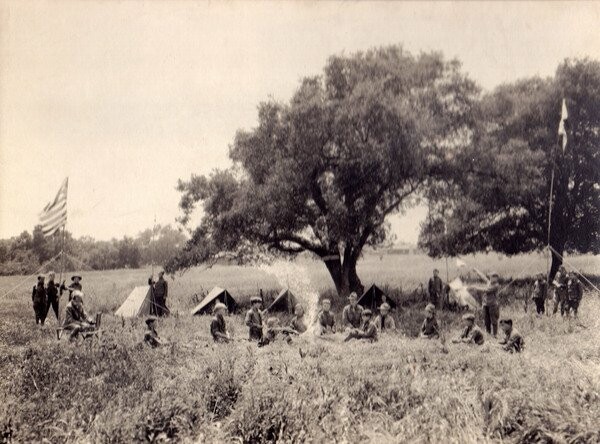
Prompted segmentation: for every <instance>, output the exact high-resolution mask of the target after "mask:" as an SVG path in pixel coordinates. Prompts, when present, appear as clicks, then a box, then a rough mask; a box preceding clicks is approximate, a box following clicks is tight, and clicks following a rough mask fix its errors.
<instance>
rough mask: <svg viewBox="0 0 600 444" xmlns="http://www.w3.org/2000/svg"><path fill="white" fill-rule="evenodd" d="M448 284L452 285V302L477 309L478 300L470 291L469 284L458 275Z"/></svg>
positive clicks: (449, 296) (450, 296) (450, 295)
mask: <svg viewBox="0 0 600 444" xmlns="http://www.w3.org/2000/svg"><path fill="white" fill-rule="evenodd" d="M448 285H449V286H450V294H449V295H448V298H449V299H450V301H451V302H456V304H457V305H458V306H459V307H468V308H470V309H471V310H477V308H478V304H477V301H476V300H475V298H474V297H473V295H472V294H471V293H469V290H468V288H467V286H466V285H465V284H464V282H463V281H462V280H461V279H460V278H458V277H457V278H456V279H454V280H453V281H452V282H450V284H448Z"/></svg>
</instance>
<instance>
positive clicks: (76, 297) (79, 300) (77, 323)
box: [63, 290, 95, 341]
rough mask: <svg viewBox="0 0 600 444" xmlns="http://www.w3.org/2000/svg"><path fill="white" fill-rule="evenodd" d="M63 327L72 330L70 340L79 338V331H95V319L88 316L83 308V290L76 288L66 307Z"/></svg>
mask: <svg viewBox="0 0 600 444" xmlns="http://www.w3.org/2000/svg"><path fill="white" fill-rule="evenodd" d="M63 329H64V330H71V336H70V338H69V339H70V340H71V341H73V340H75V339H76V338H77V336H78V335H79V333H83V332H86V331H93V330H94V329H95V327H94V321H93V320H92V319H90V318H89V317H88V315H87V314H86V312H85V310H84V308H83V292H82V291H80V290H74V291H73V295H72V298H71V301H69V303H68V304H67V308H66V309H65V320H64V321H63Z"/></svg>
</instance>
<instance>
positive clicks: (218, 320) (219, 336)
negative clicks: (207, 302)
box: [210, 302, 231, 342]
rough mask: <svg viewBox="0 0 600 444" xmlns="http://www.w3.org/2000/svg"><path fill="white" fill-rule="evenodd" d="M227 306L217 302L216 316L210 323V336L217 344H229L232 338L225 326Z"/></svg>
mask: <svg viewBox="0 0 600 444" xmlns="http://www.w3.org/2000/svg"><path fill="white" fill-rule="evenodd" d="M226 311H227V306H226V305H225V304H223V303H222V302H217V303H216V304H215V306H214V308H213V313H214V316H213V318H212V320H211V321H210V334H211V335H212V338H213V341H215V342H229V341H230V340H231V337H230V336H229V332H228V331H227V325H225V312H226Z"/></svg>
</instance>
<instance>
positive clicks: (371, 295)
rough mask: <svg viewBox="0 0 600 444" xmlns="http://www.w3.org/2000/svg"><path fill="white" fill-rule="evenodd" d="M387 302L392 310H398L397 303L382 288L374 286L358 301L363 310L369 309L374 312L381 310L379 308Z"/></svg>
mask: <svg viewBox="0 0 600 444" xmlns="http://www.w3.org/2000/svg"><path fill="white" fill-rule="evenodd" d="M384 302H387V303H388V304H389V305H390V307H391V308H396V302H395V301H394V300H393V299H391V298H389V297H388V296H387V295H386V294H385V293H384V292H383V290H382V289H381V288H379V287H378V286H377V285H375V284H373V285H371V287H369V289H368V290H367V291H365V292H364V293H363V295H362V296H361V297H360V299H359V300H358V304H359V305H361V306H362V307H363V308H368V309H370V310H373V311H377V310H379V306H380V305H381V304H383V303H384Z"/></svg>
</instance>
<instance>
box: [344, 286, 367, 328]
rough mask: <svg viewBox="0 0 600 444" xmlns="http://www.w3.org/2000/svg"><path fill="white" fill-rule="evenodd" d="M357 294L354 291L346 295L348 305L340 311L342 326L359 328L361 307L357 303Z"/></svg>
mask: <svg viewBox="0 0 600 444" xmlns="http://www.w3.org/2000/svg"><path fill="white" fill-rule="evenodd" d="M357 301H358V296H357V295H356V293H355V292H352V293H350V295H349V296H348V302H349V303H348V305H346V306H345V307H344V310H343V311H342V328H344V329H346V328H351V329H352V328H359V327H360V325H361V315H362V311H363V308H362V307H361V306H360V305H358V302H357Z"/></svg>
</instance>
